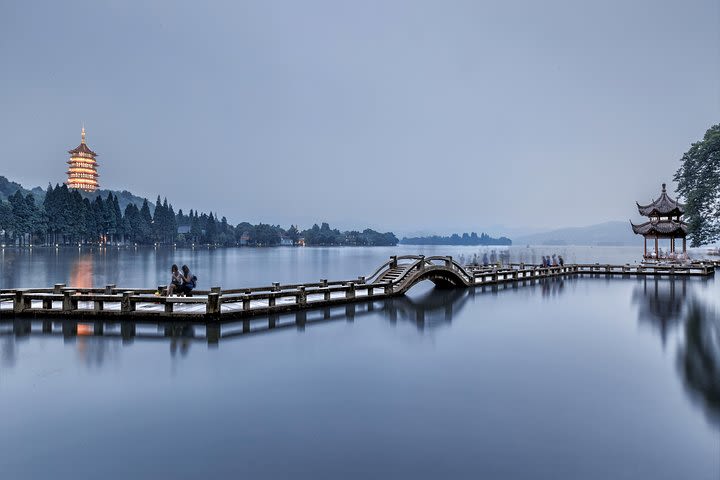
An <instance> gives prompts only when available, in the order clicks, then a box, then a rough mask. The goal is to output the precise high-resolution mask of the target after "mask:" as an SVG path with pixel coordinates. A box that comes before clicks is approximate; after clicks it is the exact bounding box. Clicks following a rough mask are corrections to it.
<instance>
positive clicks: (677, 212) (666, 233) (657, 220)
mask: <svg viewBox="0 0 720 480" xmlns="http://www.w3.org/2000/svg"><path fill="white" fill-rule="evenodd" d="M636 203H637V202H636ZM637 207H638V212H640V215H642V216H644V217H648V218H649V221H647V222H645V223H641V224H640V225H635V224H634V223H632V222H630V225H632V229H633V232H635V233H636V234H637V235H642V236H643V237H645V250H644V254H643V258H646V259H647V258H654V259H657V258H659V250H658V242H659V240H660V239H661V238H662V239H668V240H670V255H669V257H670V258H673V257H675V239H676V238H682V253H683V255H685V253H686V239H685V237H686V236H687V232H688V225H687V223H685V222H683V221H682V218H681V217H682V216H683V214H684V213H685V205H683V204H682V203H680V202H678V201H677V200H675V199H673V198H670V196H669V195H668V194H667V192H666V190H665V184H664V183H663V184H662V192H661V193H660V197H659V198H658V199H657V200H653V202H652V203H651V204H649V205H640V204H639V203H637ZM648 238H650V239H654V240H655V252H654V254H653V253H650V254H649V255H648V249H647V241H648Z"/></svg>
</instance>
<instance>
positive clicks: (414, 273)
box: [0, 255, 715, 322]
mask: <svg viewBox="0 0 720 480" xmlns="http://www.w3.org/2000/svg"><path fill="white" fill-rule="evenodd" d="M714 273H715V264H714V263H692V264H687V265H661V264H658V265H647V264H645V265H630V264H626V265H603V264H597V263H596V264H572V265H564V266H562V267H560V266H558V267H541V266H538V265H528V264H522V263H521V264H510V265H508V266H505V267H482V266H469V265H465V266H463V265H460V264H458V263H457V262H456V261H455V260H453V258H452V257H440V256H434V257H425V256H422V255H406V256H393V257H390V260H388V261H387V262H385V263H384V264H382V265H381V266H380V267H378V268H377V270H375V272H374V273H373V274H372V275H370V276H368V277H358V278H357V279H355V280H344V281H327V280H324V279H323V280H320V282H317V283H304V284H292V285H281V284H279V283H273V284H272V285H271V286H265V287H254V288H242V289H230V290H226V289H223V288H221V287H213V288H211V289H210V290H209V291H199V290H198V291H196V292H194V293H195V294H194V295H193V296H192V297H166V296H163V295H158V294H157V291H163V290H164V288H165V287H164V286H160V287H158V289H157V290H156V289H154V288H153V289H147V288H117V287H116V286H115V285H107V286H106V287H105V288H72V287H67V286H66V285H64V284H57V285H55V286H54V287H53V288H24V289H8V290H0V314H2V315H14V316H15V317H38V318H39V317H48V316H53V315H57V316H65V317H68V316H72V317H74V318H75V317H80V318H103V317H105V318H113V317H114V318H119V319H123V320H133V319H137V320H140V319H148V318H152V317H155V318H163V319H165V320H173V319H175V320H178V321H199V322H206V321H215V320H224V319H232V318H243V317H249V316H253V315H267V314H274V313H280V312H285V311H292V310H304V309H308V308H316V307H328V306H334V305H340V304H345V303H351V302H357V301H366V300H372V299H380V298H387V297H393V296H398V295H404V294H405V293H406V292H407V291H408V290H409V289H410V288H412V287H413V286H415V285H417V284H418V283H420V282H423V281H425V280H430V281H432V282H433V283H435V284H436V285H437V286H440V287H447V288H474V287H484V286H492V285H498V284H503V283H511V282H518V283H521V284H527V283H534V281H535V280H538V279H543V278H550V277H558V276H566V275H576V276H582V275H596V276H600V275H604V276H605V275H606V276H707V275H714Z"/></svg>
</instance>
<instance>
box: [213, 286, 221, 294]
mask: <svg viewBox="0 0 720 480" xmlns="http://www.w3.org/2000/svg"><path fill="white" fill-rule="evenodd" d="M210 293H218V294H220V293H222V288H221V287H210Z"/></svg>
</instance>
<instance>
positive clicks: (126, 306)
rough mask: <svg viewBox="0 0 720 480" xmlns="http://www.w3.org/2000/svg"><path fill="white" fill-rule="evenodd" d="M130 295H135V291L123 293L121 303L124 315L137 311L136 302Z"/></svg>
mask: <svg viewBox="0 0 720 480" xmlns="http://www.w3.org/2000/svg"><path fill="white" fill-rule="evenodd" d="M130 295H135V292H133V291H127V292H123V294H122V300H121V302H120V311H121V312H123V313H129V312H134V311H135V302H133V301H131V300H130Z"/></svg>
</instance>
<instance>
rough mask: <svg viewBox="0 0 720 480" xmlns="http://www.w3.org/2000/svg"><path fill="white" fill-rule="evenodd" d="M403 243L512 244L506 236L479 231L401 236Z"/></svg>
mask: <svg viewBox="0 0 720 480" xmlns="http://www.w3.org/2000/svg"><path fill="white" fill-rule="evenodd" d="M400 243H401V244H403V245H470V246H476V245H512V240H510V239H509V238H507V237H500V238H493V237H491V236H490V235H488V234H486V233H481V234H480V235H479V236H478V234H477V233H475V232H472V233H470V234H468V233H463V234H462V235H458V234H457V233H453V234H452V235H450V236H449V237H441V236H439V235H432V236H429V237H409V238H408V237H403V239H402V240H400Z"/></svg>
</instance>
